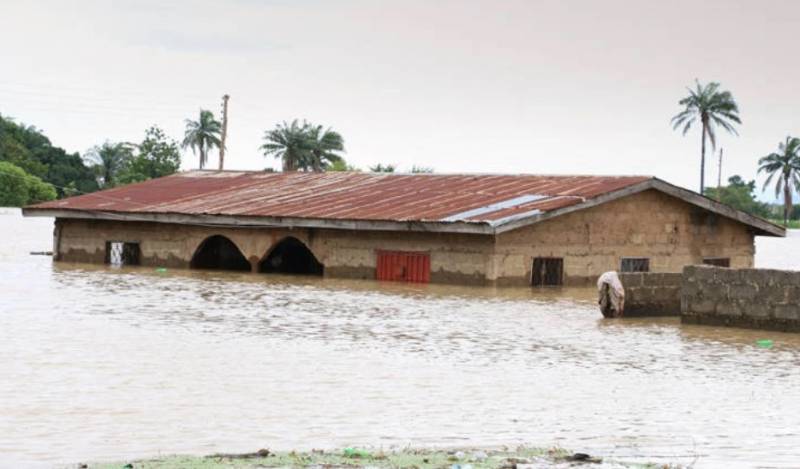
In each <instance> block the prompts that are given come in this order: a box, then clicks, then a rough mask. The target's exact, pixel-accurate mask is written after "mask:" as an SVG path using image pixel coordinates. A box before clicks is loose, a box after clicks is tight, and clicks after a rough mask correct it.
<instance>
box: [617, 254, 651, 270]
mask: <svg viewBox="0 0 800 469" xmlns="http://www.w3.org/2000/svg"><path fill="white" fill-rule="evenodd" d="M619 271H620V272H626V273H628V272H631V273H634V272H650V258H649V257H621V258H620V259H619Z"/></svg>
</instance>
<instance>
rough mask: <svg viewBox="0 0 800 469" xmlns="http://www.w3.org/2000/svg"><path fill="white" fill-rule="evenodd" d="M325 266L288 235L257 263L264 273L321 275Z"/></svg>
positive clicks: (259, 269) (300, 243) (304, 246)
mask: <svg viewBox="0 0 800 469" xmlns="http://www.w3.org/2000/svg"><path fill="white" fill-rule="evenodd" d="M324 268H325V266H323V265H322V264H320V262H319V261H318V260H317V258H316V257H314V253H312V252H311V251H310V250H309V249H308V248H307V247H306V245H305V244H303V243H302V242H301V241H300V240H299V239H297V238H293V237H291V236H290V237H288V238H284V239H283V240H281V242H280V243H278V244H276V245H275V247H274V248H272V250H271V251H270V252H269V255H267V257H265V258H264V259H263V260H262V261H261V262H260V263H259V264H258V271H259V272H264V273H281V274H301V275H322V272H323V270H324Z"/></svg>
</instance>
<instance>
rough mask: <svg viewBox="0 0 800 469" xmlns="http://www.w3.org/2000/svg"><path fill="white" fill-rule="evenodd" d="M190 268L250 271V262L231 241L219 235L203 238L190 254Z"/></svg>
mask: <svg viewBox="0 0 800 469" xmlns="http://www.w3.org/2000/svg"><path fill="white" fill-rule="evenodd" d="M189 266H190V267H191V268H192V269H220V270H241V271H248V272H249V271H250V262H248V261H247V259H246V258H245V257H244V256H243V255H242V252H241V251H239V248H238V247H236V245H235V244H233V241H231V240H230V239H228V238H226V237H225V236H221V235H214V236H210V237H208V238H206V239H205V241H203V242H202V243H200V246H199V247H198V248H197V251H195V253H194V256H192V262H191V263H190V264H189Z"/></svg>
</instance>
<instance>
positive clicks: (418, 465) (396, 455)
mask: <svg viewBox="0 0 800 469" xmlns="http://www.w3.org/2000/svg"><path fill="white" fill-rule="evenodd" d="M599 462H601V460H600V459H598V458H592V457H590V456H588V455H581V454H574V455H573V454H572V453H569V452H567V451H565V450H563V449H561V448H551V449H538V448H527V447H520V448H517V449H516V450H514V451H505V450H502V451H476V450H463V451H441V450H440V451H436V450H410V449H406V450H402V451H389V452H384V451H375V452H370V451H367V450H361V449H352V448H348V449H345V450H344V451H336V452H328V451H319V450H314V451H311V452H310V453H297V452H294V451H292V452H288V453H272V452H270V451H268V450H265V449H262V450H260V451H258V452H255V453H250V454H217V455H212V456H207V457H194V456H168V457H163V458H155V459H148V460H142V461H134V462H131V463H127V464H125V463H120V462H117V463H110V464H89V465H88V467H89V468H95V469H112V468H113V469H119V468H125V467H128V468H134V469H179V468H180V469H218V468H239V469H244V468H256V467H260V468H269V467H276V468H277V467H281V468H289V467H292V468H304V467H327V468H337V467H338V468H351V469H355V468H363V467H370V468H387V469H388V468H392V469H399V468H409V469H412V468H413V469H446V468H451V467H453V466H459V467H461V468H464V467H465V466H467V465H469V466H471V467H472V468H473V469H500V468H509V469H510V468H512V467H516V465H517V464H533V465H535V466H536V467H546V466H549V465H552V464H559V463H560V464H565V465H566V464H578V465H580V463H599ZM613 463H616V464H617V465H622V466H624V467H638V468H656V467H677V466H669V465H667V466H665V465H650V464H625V463H621V462H619V461H613Z"/></svg>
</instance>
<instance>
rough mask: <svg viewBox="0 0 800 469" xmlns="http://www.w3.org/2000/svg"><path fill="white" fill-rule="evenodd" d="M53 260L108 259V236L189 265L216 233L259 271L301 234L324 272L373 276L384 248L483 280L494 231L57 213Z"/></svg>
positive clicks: (446, 277) (145, 255) (147, 259)
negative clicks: (235, 223) (426, 256)
mask: <svg viewBox="0 0 800 469" xmlns="http://www.w3.org/2000/svg"><path fill="white" fill-rule="evenodd" d="M56 233H57V236H56V238H57V242H56V246H54V258H55V259H57V260H61V261H67V262H88V263H97V264H102V263H103V262H105V256H106V242H107V241H121V242H132V243H138V244H139V247H140V251H141V256H140V261H141V264H142V265H146V266H153V267H156V266H164V267H177V268H189V264H190V262H191V259H192V256H193V255H194V253H195V252H196V251H197V249H198V247H199V246H200V245H201V243H202V242H203V241H204V240H206V239H207V238H209V237H210V236H215V235H221V236H224V237H226V238H228V239H230V240H231V241H232V242H233V243H234V244H235V245H236V247H238V249H239V251H241V253H242V254H243V255H244V257H245V258H246V259H247V260H248V262H250V264H251V270H252V271H253V272H257V271H258V270H259V268H258V266H259V263H260V262H261V261H262V260H263V259H265V258H266V256H267V255H268V253H269V252H270V251H271V250H272V248H273V247H275V246H276V245H277V244H278V243H279V242H280V241H281V240H283V239H285V238H286V237H294V238H296V239H298V240H299V241H301V242H302V243H303V244H304V245H305V246H306V247H308V249H309V250H310V251H311V252H312V253H313V254H314V256H315V257H316V259H317V260H318V261H319V262H321V263H322V264H323V265H324V266H325V268H324V275H325V276H330V277H342V278H362V279H374V278H375V268H376V265H377V251H378V250H381V249H384V250H402V251H421V252H428V253H430V265H431V281H432V282H437V283H456V284H478V285H483V284H486V283H487V282H488V280H487V264H488V260H489V254H490V252H491V250H492V239H491V237H488V236H481V235H466V234H450V233H417V232H411V233H396V232H385V231H349V230H322V229H305V228H298V229H288V228H225V227H208V226H194V225H181V224H169V223H152V222H131V221H109V220H78V219H58V220H57V221H56Z"/></svg>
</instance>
